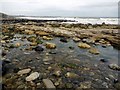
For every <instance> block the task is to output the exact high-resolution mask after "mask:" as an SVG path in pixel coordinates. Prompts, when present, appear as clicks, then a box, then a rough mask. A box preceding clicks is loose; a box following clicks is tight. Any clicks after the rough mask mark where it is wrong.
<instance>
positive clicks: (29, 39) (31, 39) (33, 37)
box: [27, 36, 36, 42]
mask: <svg viewBox="0 0 120 90" xmlns="http://www.w3.org/2000/svg"><path fill="white" fill-rule="evenodd" d="M27 40H28V41H30V42H35V41H36V37H35V36H31V37H28V38H27Z"/></svg>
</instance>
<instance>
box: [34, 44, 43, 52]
mask: <svg viewBox="0 0 120 90" xmlns="http://www.w3.org/2000/svg"><path fill="white" fill-rule="evenodd" d="M35 51H39V52H42V51H44V48H43V47H42V46H41V45H38V46H36V47H35Z"/></svg>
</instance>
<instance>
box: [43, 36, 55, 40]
mask: <svg viewBox="0 0 120 90" xmlns="http://www.w3.org/2000/svg"><path fill="white" fill-rule="evenodd" d="M43 39H44V40H52V39H53V38H52V37H48V36H43Z"/></svg>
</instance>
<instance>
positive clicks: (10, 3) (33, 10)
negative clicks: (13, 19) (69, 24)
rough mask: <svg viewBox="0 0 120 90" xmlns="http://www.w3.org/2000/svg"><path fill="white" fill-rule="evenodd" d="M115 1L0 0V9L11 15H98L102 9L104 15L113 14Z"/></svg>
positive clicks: (115, 5)
mask: <svg viewBox="0 0 120 90" xmlns="http://www.w3.org/2000/svg"><path fill="white" fill-rule="evenodd" d="M117 2H118V0H114V1H113V0H0V6H2V8H0V11H2V12H5V13H8V14H13V15H14V14H23V15H56V16H59V15H63V16H66V15H67V16H69V15H70V16H72V15H73V16H81V15H83V13H87V14H88V13H89V16H92V15H93V14H94V16H95V15H96V16H98V13H101V12H103V11H104V12H105V14H106V15H107V13H108V15H109V14H111V15H113V14H112V13H115V12H116V8H117ZM105 10H106V11H105ZM91 11H93V13H91ZM100 15H101V14H100Z"/></svg>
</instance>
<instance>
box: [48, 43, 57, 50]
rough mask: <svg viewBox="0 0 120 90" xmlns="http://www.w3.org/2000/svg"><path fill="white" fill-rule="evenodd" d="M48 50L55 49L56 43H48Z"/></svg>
mask: <svg viewBox="0 0 120 90" xmlns="http://www.w3.org/2000/svg"><path fill="white" fill-rule="evenodd" d="M46 48H48V49H55V48H56V45H55V44H54V43H46Z"/></svg>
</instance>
